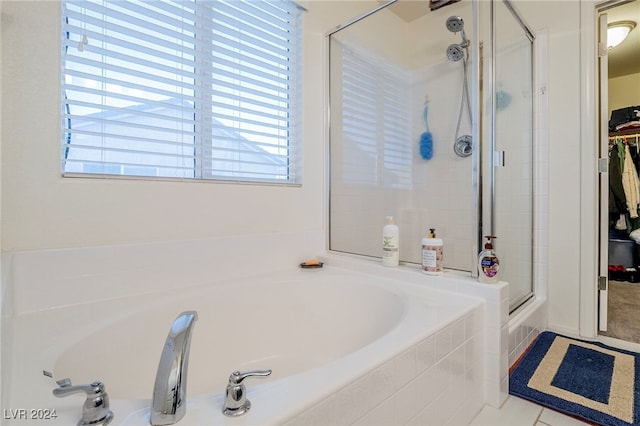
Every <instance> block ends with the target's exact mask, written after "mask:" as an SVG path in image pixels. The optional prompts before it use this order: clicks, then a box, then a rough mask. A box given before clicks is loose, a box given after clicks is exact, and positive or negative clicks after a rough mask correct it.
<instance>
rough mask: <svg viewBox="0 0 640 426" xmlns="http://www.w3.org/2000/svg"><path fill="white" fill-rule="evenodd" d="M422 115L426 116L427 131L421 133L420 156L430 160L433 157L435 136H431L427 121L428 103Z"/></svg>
mask: <svg viewBox="0 0 640 426" xmlns="http://www.w3.org/2000/svg"><path fill="white" fill-rule="evenodd" d="M422 117H423V118H424V124H425V126H426V127H427V131H426V132H424V133H422V134H421V135H420V156H421V157H422V158H424V159H425V160H430V159H431V157H433V137H432V136H431V132H430V131H429V123H428V122H427V105H425V106H424V110H423V111H422Z"/></svg>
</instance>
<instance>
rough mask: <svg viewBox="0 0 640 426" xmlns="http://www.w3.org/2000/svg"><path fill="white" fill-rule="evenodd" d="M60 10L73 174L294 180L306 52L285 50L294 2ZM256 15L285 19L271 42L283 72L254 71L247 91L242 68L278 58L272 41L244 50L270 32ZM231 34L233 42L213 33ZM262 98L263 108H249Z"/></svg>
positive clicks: (82, 4) (67, 153)
mask: <svg viewBox="0 0 640 426" xmlns="http://www.w3.org/2000/svg"><path fill="white" fill-rule="evenodd" d="M230 5H232V6H233V7H232V6H230ZM238 5H242V7H236V6H238ZM223 6H224V7H226V10H228V9H229V8H231V9H237V10H242V9H243V8H244V9H250V10H252V11H253V12H252V13H253V14H248V13H247V12H244V15H243V19H244V21H242V20H239V18H238V16H237V15H236V16H233V15H232V14H226V15H224V14H220V13H219V12H217V9H220V8H223ZM63 7H64V15H63V16H64V50H63V67H64V82H63V96H64V98H63V106H64V110H63V115H64V137H63V150H62V159H63V172H64V173H65V174H71V173H99V174H115V175H134V176H135V175H139V176H158V177H177V178H198V179H233V180H249V181H277V182H297V178H298V174H297V173H296V172H295V171H296V170H295V160H297V157H296V156H295V151H294V150H293V148H292V147H293V146H294V145H295V144H296V141H295V139H293V138H294V137H295V136H296V135H295V131H296V129H297V126H296V125H295V123H294V122H293V121H292V120H291V119H290V118H289V117H298V116H299V113H298V112H297V110H296V108H299V102H297V97H298V96H299V91H298V90H297V89H298V79H299V69H298V67H299V61H298V60H297V59H298V54H297V53H296V55H293V54H291V53H289V52H288V50H287V49H296V50H294V51H296V52H297V50H299V38H300V35H299V34H298V33H299V32H300V28H299V22H298V21H299V19H298V18H299V12H298V9H297V7H296V6H295V5H294V4H293V3H291V2H288V1H287V2H253V1H251V2H240V1H237V0H233V1H231V2H228V3H226V4H225V3H223V2H217V1H201V2H195V1H171V0H154V1H152V2H149V1H134V0H128V1H114V0H82V1H65V2H63ZM276 12H277V13H276ZM256 16H260V17H261V19H262V21H261V27H264V26H268V25H271V27H274V28H278V31H279V37H280V38H279V39H277V40H274V41H272V42H271V44H270V45H269V46H267V47H270V48H271V50H272V51H274V52H276V53H271V56H277V58H278V60H279V62H278V64H279V66H280V67H281V68H282V70H281V71H280V72H279V73H277V74H276V73H275V72H273V71H271V72H270V73H268V72H266V71H263V72H262V74H259V75H258V76H253V80H250V81H251V84H252V85H251V86H249V89H250V91H247V89H245V90H244V91H243V90H241V89H243V88H245V87H247V85H248V80H247V79H246V78H245V79H244V80H243V79H240V78H238V77H237V75H240V76H244V75H245V74H250V75H253V74H255V72H254V73H253V74H252V73H251V71H250V70H251V69H253V68H255V67H256V66H257V65H256V64H262V62H265V61H273V59H263V57H265V58H270V56H269V55H270V51H269V49H268V48H267V47H262V48H261V50H256V48H255V47H253V46H252V49H254V50H253V51H248V50H246V49H245V50H242V49H240V47H241V46H243V45H244V44H246V43H243V42H242V39H243V38H246V37H248V35H246V34H245V33H249V34H254V33H257V32H258V31H262V32H264V30H263V29H262V28H258V26H255V25H254V26H251V25H248V24H247V23H246V22H256V19H257V18H256ZM245 21H246V22H245ZM220 28H224V29H225V30H224V31H220V30H219V29H220ZM225 31H226V32H227V33H229V34H230V35H227V36H225V37H226V38H227V39H228V40H230V41H228V43H227V44H228V46H229V47H226V49H227V51H225V50H223V49H222V47H224V46H223V45H222V44H220V43H219V42H216V39H217V38H220V37H221V35H220V33H221V32H225ZM273 31H274V32H275V30H273ZM85 35H86V39H87V41H88V43H87V44H83V43H82V39H83V37H84V36H85ZM294 35H295V36H294ZM260 38H261V39H267V37H263V36H262V35H260ZM272 39H273V37H272ZM79 43H80V44H79ZM247 52H250V53H247ZM251 55H254V56H257V57H253V56H251ZM218 58H221V59H220V63H226V64H227V67H229V66H230V64H234V65H235V67H236V71H235V74H236V77H235V79H232V78H230V77H226V79H221V78H217V77H216V76H217V74H218V72H217V71H215V69H216V65H214V64H217V63H218ZM283 64H284V65H283ZM294 74H295V75H294ZM274 75H275V77H274ZM283 76H284V77H283ZM274 81H277V90H275V89H273V86H274V85H276V83H274ZM283 81H285V82H284V83H283ZM294 83H295V84H294ZM264 87H267V88H268V89H264ZM265 90H267V91H271V92H269V94H270V95H271V98H269V99H266V100H265V98H264V97H263V96H262V95H261V92H262V91H265ZM220 93H224V94H225V95H224V96H220ZM283 99H284V101H283ZM256 103H259V106H260V108H261V109H260V112H261V113H262V116H257V117H256V115H251V114H248V113H247V111H251V108H255V107H254V106H253V105H255V104H256ZM221 108H225V110H224V111H225V113H224V114H220V113H219V112H218V111H219V110H220V109H221ZM283 111H284V112H283ZM269 114H271V116H273V115H275V116H277V117H278V121H277V122H274V119H273V118H272V117H271V116H270V115H269ZM282 117H285V119H283V118H282ZM223 120H225V121H223ZM274 134H275V135H277V136H278V137H277V138H276V137H274V136H273V135H274ZM265 135H268V136H269V137H270V139H267V138H266V136H265Z"/></svg>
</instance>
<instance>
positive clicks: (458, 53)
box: [447, 44, 464, 62]
mask: <svg viewBox="0 0 640 426" xmlns="http://www.w3.org/2000/svg"><path fill="white" fill-rule="evenodd" d="M462 58H464V50H463V48H462V46H461V45H459V44H450V45H449V47H447V59H449V60H450V61H453V62H458V61H459V60H460V59H462Z"/></svg>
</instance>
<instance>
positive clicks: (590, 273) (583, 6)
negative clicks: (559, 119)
mask: <svg viewBox="0 0 640 426" xmlns="http://www.w3.org/2000/svg"><path fill="white" fill-rule="evenodd" d="M628 2H629V0H607V1H589V2H580V23H581V24H580V33H581V37H580V52H581V63H580V86H581V87H582V89H583V90H582V92H581V99H580V101H581V102H580V120H581V126H580V128H581V130H580V132H581V134H580V137H581V140H582V141H583V144H582V146H581V154H582V158H581V165H580V182H581V184H580V196H581V200H582V203H581V209H580V247H581V250H580V317H579V332H580V336H582V337H586V338H590V339H599V340H603V339H604V340H610V339H609V338H606V337H604V338H603V336H599V333H598V316H599V298H600V292H599V290H598V277H599V269H600V261H601V259H605V258H606V257H607V256H608V244H607V243H608V239H607V241H601V239H602V238H601V236H600V234H601V229H600V227H601V226H602V225H600V213H599V210H600V190H599V180H600V173H599V172H598V159H599V150H600V149H599V148H600V144H601V140H600V138H601V135H600V132H599V125H600V120H601V119H602V117H601V116H600V114H599V110H600V97H599V96H600V79H599V72H598V29H599V27H598V15H599V14H600V13H602V12H604V10H606V9H609V8H611V7H615V6H619V5H622V4H624V3H628ZM605 92H608V90H607V91H605ZM607 113H608V112H607ZM607 178H608V176H607ZM593 224H599V226H593ZM605 272H606V271H605ZM605 272H603V273H605Z"/></svg>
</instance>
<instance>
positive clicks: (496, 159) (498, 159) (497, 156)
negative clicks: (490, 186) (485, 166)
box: [493, 151, 505, 167]
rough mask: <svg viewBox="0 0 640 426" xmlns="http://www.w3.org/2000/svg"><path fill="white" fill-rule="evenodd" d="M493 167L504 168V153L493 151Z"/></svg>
mask: <svg viewBox="0 0 640 426" xmlns="http://www.w3.org/2000/svg"><path fill="white" fill-rule="evenodd" d="M493 165H494V167H504V165H505V163H504V151H494V156H493Z"/></svg>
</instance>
